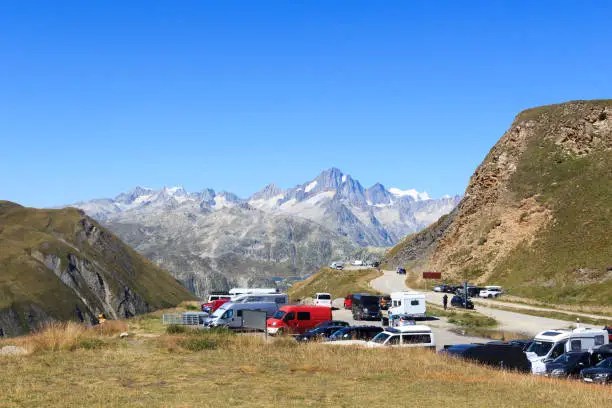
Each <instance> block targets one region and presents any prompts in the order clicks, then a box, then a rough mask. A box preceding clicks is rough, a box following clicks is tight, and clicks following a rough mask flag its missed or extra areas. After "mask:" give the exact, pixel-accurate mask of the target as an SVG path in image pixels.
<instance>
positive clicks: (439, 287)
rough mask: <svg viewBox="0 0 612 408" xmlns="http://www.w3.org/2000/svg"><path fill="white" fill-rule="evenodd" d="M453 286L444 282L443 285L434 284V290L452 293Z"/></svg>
mask: <svg viewBox="0 0 612 408" xmlns="http://www.w3.org/2000/svg"><path fill="white" fill-rule="evenodd" d="M451 288H452V286H450V285H447V284H446V283H443V284H441V285H436V286H434V288H433V291H434V292H443V293H450V292H451Z"/></svg>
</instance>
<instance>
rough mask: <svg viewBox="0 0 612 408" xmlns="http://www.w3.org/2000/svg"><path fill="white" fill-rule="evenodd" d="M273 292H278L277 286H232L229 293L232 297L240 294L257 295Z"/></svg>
mask: <svg viewBox="0 0 612 408" xmlns="http://www.w3.org/2000/svg"><path fill="white" fill-rule="evenodd" d="M271 293H278V291H277V290H276V288H231V289H230V290H229V294H230V296H231V297H232V299H233V298H234V297H236V296H239V295H246V294H256V295H265V294H271Z"/></svg>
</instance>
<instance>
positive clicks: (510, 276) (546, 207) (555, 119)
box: [386, 101, 612, 303]
mask: <svg viewBox="0 0 612 408" xmlns="http://www.w3.org/2000/svg"><path fill="white" fill-rule="evenodd" d="M611 160H612V103H611V102H610V101H578V102H569V103H565V104H561V105H552V106H545V107H541V108H536V109H531V110H528V111H525V112H523V113H521V114H520V115H518V116H517V118H516V120H515V121H514V123H513V124H512V127H511V128H510V129H509V130H508V131H507V132H506V133H505V134H504V135H503V136H502V138H501V139H500V141H499V142H498V143H497V144H496V145H495V146H494V147H493V148H492V149H491V151H490V152H489V154H488V155H487V156H486V158H485V159H484V161H483V163H482V164H481V165H480V166H479V167H478V168H477V169H476V171H475V172H474V175H473V176H472V177H471V179H470V183H469V185H468V188H467V190H466V192H465V197H464V198H463V200H462V201H461V202H460V204H459V206H458V207H457V210H456V211H454V212H453V213H452V214H451V216H450V217H449V218H448V219H446V220H443V221H444V222H441V225H445V227H444V228H442V229H438V233H437V234H435V235H438V237H437V239H435V240H433V241H432V240H431V239H429V238H428V237H426V235H427V234H429V233H431V230H425V231H424V232H422V233H419V234H416V235H414V236H412V237H411V238H409V239H407V240H406V241H404V242H402V243H401V244H400V245H398V247H397V248H396V249H394V250H392V251H391V253H390V255H389V256H388V257H387V259H386V261H387V262H388V263H389V264H390V265H391V266H396V265H400V264H405V263H408V262H409V261H411V260H413V258H415V259H418V260H419V265H420V266H419V267H418V268H417V269H415V271H420V270H425V269H427V270H437V271H441V272H443V274H444V275H445V276H446V277H448V278H449V279H455V280H461V279H463V278H465V277H467V278H469V279H470V280H472V281H474V282H476V283H491V284H493V283H503V284H506V285H508V286H510V287H511V289H513V290H514V292H515V293H518V294H523V295H526V296H534V297H539V298H542V299H548V300H563V301H566V302H571V301H584V302H589V301H591V302H592V301H598V300H599V299H604V298H606V297H607V301H606V302H607V303H609V302H610V301H611V300H610V299H612V280H611V279H612V271H611V270H610V262H611V261H610V260H611V259H612V240H611V238H610V234H609V233H608V232H606V231H610V230H611V229H612V213H611V211H612V205H610V203H612V167H611V166H610V162H611ZM418 242H430V245H427V250H426V251H421V252H419V253H418V254H416V255H414V254H415V252H414V251H412V250H410V248H414V247H415V246H418ZM413 255H414V256H413Z"/></svg>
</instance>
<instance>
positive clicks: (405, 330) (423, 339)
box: [367, 325, 436, 350]
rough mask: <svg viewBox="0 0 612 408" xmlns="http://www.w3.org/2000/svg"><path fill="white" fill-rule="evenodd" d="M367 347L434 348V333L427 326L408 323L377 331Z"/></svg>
mask: <svg viewBox="0 0 612 408" xmlns="http://www.w3.org/2000/svg"><path fill="white" fill-rule="evenodd" d="M367 346H368V347H383V346H390V347H427V348H433V349H434V350H435V348H436V341H435V338H434V334H433V333H432V331H431V328H430V327H429V326H423V325H409V326H400V327H389V328H387V329H385V330H384V331H383V332H381V333H378V334H377V335H376V336H375V337H374V338H373V339H372V340H371V341H370V342H368V344H367Z"/></svg>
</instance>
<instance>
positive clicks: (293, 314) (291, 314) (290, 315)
mask: <svg viewBox="0 0 612 408" xmlns="http://www.w3.org/2000/svg"><path fill="white" fill-rule="evenodd" d="M293 319H295V313H294V312H289V313H287V314H286V315H285V318H284V319H283V320H286V321H289V320H293Z"/></svg>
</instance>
